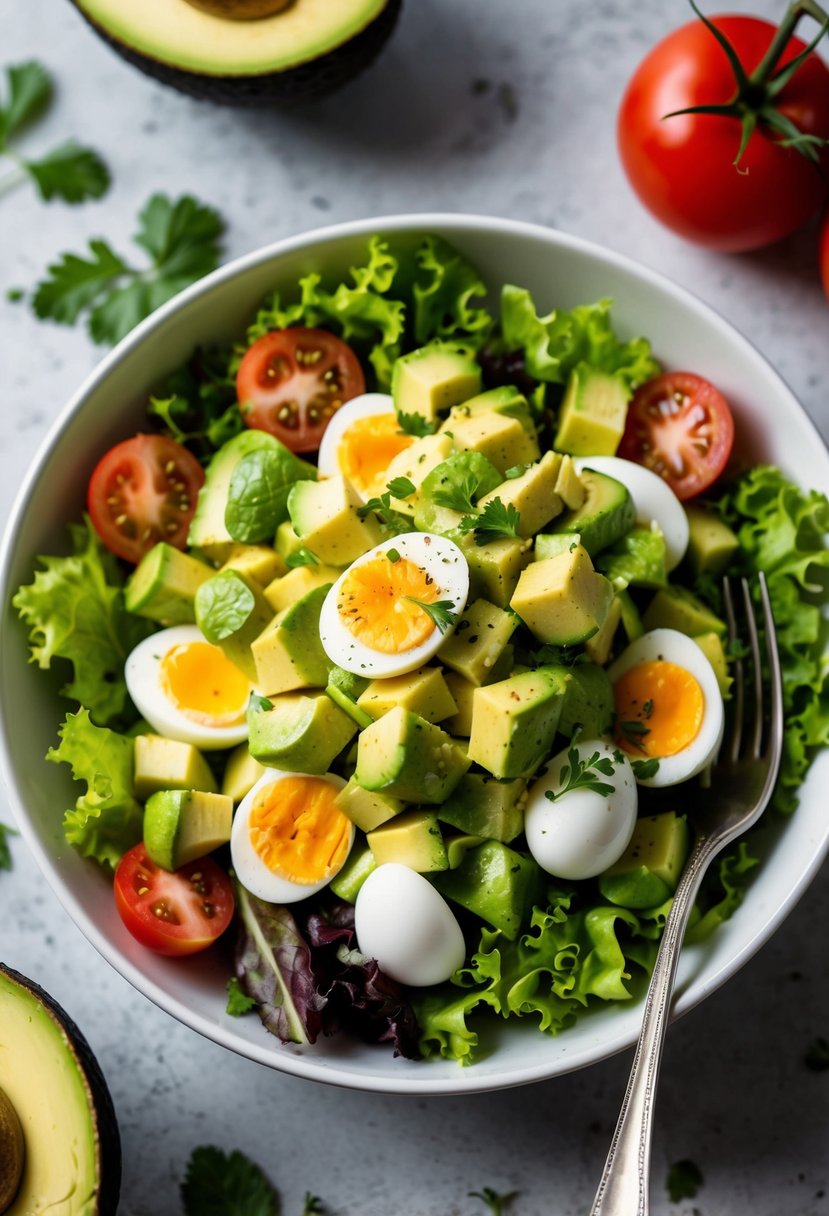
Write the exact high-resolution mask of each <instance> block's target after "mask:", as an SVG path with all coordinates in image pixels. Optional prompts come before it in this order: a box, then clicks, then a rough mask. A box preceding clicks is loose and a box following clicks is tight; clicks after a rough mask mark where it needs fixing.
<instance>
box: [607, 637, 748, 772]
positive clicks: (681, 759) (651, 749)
mask: <svg viewBox="0 0 829 1216" xmlns="http://www.w3.org/2000/svg"><path fill="white" fill-rule="evenodd" d="M608 675H609V676H610V680H611V683H612V684H613V695H614V699H615V702H616V737H617V739H618V741H619V746H620V747H621V748H623V749H624V750H625V751H626V752H627V753H628V754H629V755H630V757H631V759H632V760H656V761H657V762H658V763H657V765H656V771H655V772H654V773H652V774H651V775H650V776H645V777H643V776H641V775H637V781H639V783H640V784H641V785H652V786H665V785H676V784H677V783H678V782H679V781H687V780H688V778H689V777H693V776H695V775H696V774H697V773H699V772H701V771H702V769H704V768H705V767H706V765H708V764H710V763H711V761H712V760H713V759H714V756H715V755H716V752H717V749H718V748H719V746H720V743H721V741H722V735H723V724H724V712H723V700H722V694H721V693H720V689H719V685H718V684H717V677H716V674H715V672H714V668H713V667H712V666H711V664H710V662H709V661H708V659H707V658H706V656H705V655H704V654H703V652H702V650H701V649H700V647H699V646H698V645H697V644H696V642H695V641H694V639H693V638H689V637H688V636H687V635H686V634H684V633H679V632H678V630H676V629H652V630H650V632H649V633H644V634H642V636H641V637H640V638H637V639H636V641H635V642H631V644H630V646H628V647H627V649H626V650H624V651H622V653H621V654H620V655H619V657H618V659H617V660H616V661H615V663H613V664H612V665H611V666H610V667H609V668H608Z"/></svg>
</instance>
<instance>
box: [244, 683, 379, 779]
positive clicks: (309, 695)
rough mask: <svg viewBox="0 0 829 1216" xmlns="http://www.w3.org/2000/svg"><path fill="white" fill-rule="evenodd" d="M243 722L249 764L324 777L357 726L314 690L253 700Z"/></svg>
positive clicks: (331, 702) (327, 697)
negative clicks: (246, 729)
mask: <svg viewBox="0 0 829 1216" xmlns="http://www.w3.org/2000/svg"><path fill="white" fill-rule="evenodd" d="M247 720H248V731H249V735H248V747H249V748H250V754H251V755H252V756H253V758H254V760H258V761H259V763H260V764H264V765H265V766H270V767H273V768H283V769H285V770H286V771H287V772H289V773H312V774H320V773H327V772H328V769H329V767H330V765H331V761H332V760H333V759H334V758H335V757H336V756H337V755H339V753H340V752H341V751H342V750H343V748H344V747H345V746H346V744H347V743H349V742H350V741H351V739H352V738H353V737H354V735H355V734H356V733H357V723H356V722H355V721H354V720H353V719H352V718H350V717H349V715H348V714H347V713H345V712H344V711H343V710H342V709H340V708H339V707H338V706H336V705H335V704H334V702H333V701H332V700H331V698H330V697H329V696H327V695H326V693H324V692H322V691H318V690H310V691H308V692H305V693H298V692H284V693H281V694H280V696H278V697H273V698H272V699H271V700H268V699H267V698H265V697H257V696H252V697H251V699H250V703H249V705H248V713H247Z"/></svg>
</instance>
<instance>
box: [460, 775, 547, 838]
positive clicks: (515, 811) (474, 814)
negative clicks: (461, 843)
mask: <svg viewBox="0 0 829 1216" xmlns="http://www.w3.org/2000/svg"><path fill="white" fill-rule="evenodd" d="M526 790H527V782H526V780H525V779H524V778H523V777H516V778H514V779H513V780H511V781H498V780H497V779H496V778H495V777H489V776H487V774H486V773H466V774H465V775H464V776H463V777H461V779H460V781H459V782H458V785H457V786H456V787H455V789H454V791H453V792H452V793H451V794H450V795H449V797H448V798H447V799H446V801H445V802H444V803H443V805H442V806H441V807H440V808H439V810H438V818H439V819H441V820H442V821H443V822H444V823H450V824H451V825H452V826H453V827H455V828H458V829H459V830H460V831H461V832H469V833H471V834H474V835H478V836H483V837H485V838H486V839H488V840H500V841H502V842H503V843H504V844H509V842H510V841H511V840H514V839H515V837H516V836H519V835H520V834H521V832H522V831H523V829H524V806H525V804H526V801H527V794H526Z"/></svg>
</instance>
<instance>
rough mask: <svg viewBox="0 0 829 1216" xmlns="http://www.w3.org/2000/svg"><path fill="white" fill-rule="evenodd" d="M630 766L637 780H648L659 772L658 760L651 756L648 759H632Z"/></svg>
mask: <svg viewBox="0 0 829 1216" xmlns="http://www.w3.org/2000/svg"><path fill="white" fill-rule="evenodd" d="M631 768H632V769H633V775H634V777H635V778H636V780H637V781H648V780H649V779H650V778H651V777H655V776H656V774H657V773H658V772H659V760H658V758H657V757H656V756H651V757H650V759H649V760H632V761H631Z"/></svg>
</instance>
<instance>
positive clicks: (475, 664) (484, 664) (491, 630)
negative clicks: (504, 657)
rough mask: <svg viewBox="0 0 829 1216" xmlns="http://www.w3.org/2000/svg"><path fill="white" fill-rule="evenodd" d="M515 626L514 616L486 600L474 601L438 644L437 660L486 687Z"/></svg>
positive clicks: (515, 619) (474, 682)
mask: <svg viewBox="0 0 829 1216" xmlns="http://www.w3.org/2000/svg"><path fill="white" fill-rule="evenodd" d="M517 624H518V620H517V618H516V617H515V614H514V613H512V612H506V611H505V610H504V609H503V608H498V607H497V606H496V605H495V604H490V602H489V600H483V599H481V600H474V601H473V603H471V604H468V605H467V607H466V608H465V609H464V612H463V614H462V615H461V617H460V620H459V621H458V622H457V624H456V625H455V628H454V629H453V630H452V633H451V634H450V635H449V637H447V639H446V640H445V641H444V642H443V643H442V644H441V646H440V649H439V651H438V658H439V660H440V662H441V663H443V664H445V666H447V667H449V668H451V669H452V671H456V672H457V673H458V675H461V676H463V677H464V678H465V679H467V680H469V682H470V684H476V685H480V684H486V683H487V682H488V680H489V679H490V673H491V671H492V669H493V667H494V666H495V664H496V663H497V662H498V660H499V658H500V657H501V654H502V653H503V651H504V648H505V647H506V645H507V643H508V642H509V640H510V638H511V637H512V635H513V633H514V632H515V627H516V625H517Z"/></svg>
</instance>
